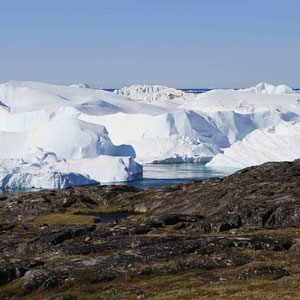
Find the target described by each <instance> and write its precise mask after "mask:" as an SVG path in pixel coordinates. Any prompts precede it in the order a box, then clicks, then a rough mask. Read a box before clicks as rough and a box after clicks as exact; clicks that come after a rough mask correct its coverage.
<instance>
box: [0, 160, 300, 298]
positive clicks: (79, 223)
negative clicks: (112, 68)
mask: <svg viewBox="0 0 300 300" xmlns="http://www.w3.org/2000/svg"><path fill="white" fill-rule="evenodd" d="M120 211H132V212H136V213H138V214H134V215H132V216H130V217H129V218H128V219H123V220H120V221H111V222H109V223H108V224H101V223H99V222H100V219H99V217H97V216H95V215H96V213H113V212H120ZM82 213H85V214H89V215H82ZM0 237H1V243H0V261H1V263H0V299H20V298H22V299H137V298H138V299H142V298H145V299H198V298H203V299H218V298H227V299H228V298H230V299H242V298H244V299H245V298H247V299H279V298H284V297H285V298H288V299H293V298H294V299H298V298H299V297H300V287H299V283H300V160H296V161H294V162H282V163H266V164H263V165H260V166H256V167H251V168H246V169H243V170H241V171H239V172H237V173H235V174H233V175H231V176H228V177H226V178H224V179H222V178H216V179H208V180H204V181H197V182H190V183H188V184H178V185H174V186H170V187H167V188H160V189H150V190H148V191H143V190H140V189H137V188H133V187H129V186H86V187H74V188H73V187H72V188H67V189H63V190H44V191H40V192H35V193H14V194H5V195H0Z"/></svg>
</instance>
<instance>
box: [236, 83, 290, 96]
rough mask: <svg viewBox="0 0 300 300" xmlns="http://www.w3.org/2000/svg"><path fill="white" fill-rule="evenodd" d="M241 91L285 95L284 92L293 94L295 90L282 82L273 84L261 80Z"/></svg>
mask: <svg viewBox="0 0 300 300" xmlns="http://www.w3.org/2000/svg"><path fill="white" fill-rule="evenodd" d="M240 91H243V92H247V93H254V94H275V95H284V94H293V93H294V91H293V89H291V88H290V87H289V86H287V85H284V84H280V85H272V84H269V83H266V82H261V83H259V84H257V85H256V86H254V87H250V88H247V89H240Z"/></svg>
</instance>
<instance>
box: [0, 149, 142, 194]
mask: <svg viewBox="0 0 300 300" xmlns="http://www.w3.org/2000/svg"><path fill="white" fill-rule="evenodd" d="M0 166H1V167H0V187H2V188H3V189H22V188H23V189H24V188H65V187H68V186H72V185H87V184H96V183H100V182H115V181H130V180H134V179H137V178H139V177H140V176H142V172H143V167H142V166H141V165H140V164H138V163H136V162H135V161H134V159H133V158H131V157H128V156H127V157H114V156H108V155H100V156H98V157H96V158H84V159H71V160H65V159H64V158H61V157H59V156H57V155H56V154H55V153H54V152H45V151H44V150H43V149H41V148H36V149H35V152H32V153H29V154H27V155H24V156H23V158H20V159H0Z"/></svg>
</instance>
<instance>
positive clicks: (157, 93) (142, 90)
mask: <svg viewBox="0 0 300 300" xmlns="http://www.w3.org/2000/svg"><path fill="white" fill-rule="evenodd" d="M114 93H115V94H117V95H124V96H127V97H129V98H131V99H134V100H138V101H150V102H153V101H156V100H181V101H187V100H190V99H194V98H195V95H194V94H192V93H185V92H183V91H181V90H177V89H174V88H170V87H167V86H163V85H131V86H129V87H124V88H121V89H117V90H115V91H114Z"/></svg>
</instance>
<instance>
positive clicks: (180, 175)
mask: <svg viewBox="0 0 300 300" xmlns="http://www.w3.org/2000/svg"><path fill="white" fill-rule="evenodd" d="M236 170H237V169H234V168H216V167H214V168H212V167H206V166H205V165H203V164H194V163H181V164H147V165H144V172H143V173H144V174H143V179H139V180H134V181H130V182H118V183H110V184H118V185H131V186H134V187H138V188H142V189H145V190H146V189H149V188H159V187H166V186H169V185H172V184H177V183H186V182H189V181H192V180H203V179H207V178H213V177H225V176H227V175H229V174H232V173H233V172H235V171H236ZM105 184H107V183H105Z"/></svg>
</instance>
